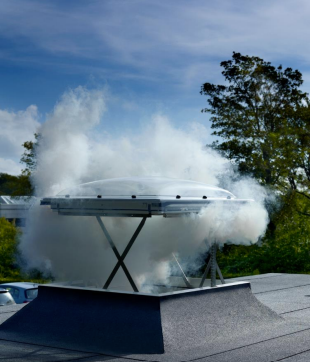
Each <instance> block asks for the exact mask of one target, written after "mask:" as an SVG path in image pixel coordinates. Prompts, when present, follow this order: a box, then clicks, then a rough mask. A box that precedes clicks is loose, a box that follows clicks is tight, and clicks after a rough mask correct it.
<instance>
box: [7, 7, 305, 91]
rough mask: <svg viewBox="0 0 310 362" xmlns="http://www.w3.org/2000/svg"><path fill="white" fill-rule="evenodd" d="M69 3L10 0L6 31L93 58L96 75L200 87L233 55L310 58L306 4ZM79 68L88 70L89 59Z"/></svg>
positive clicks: (60, 51)
mask: <svg viewBox="0 0 310 362" xmlns="http://www.w3.org/2000/svg"><path fill="white" fill-rule="evenodd" d="M65 4H66V2H53V1H44V2H42V1H36V0H28V1H24V0H15V1H14V2H12V1H10V0H3V1H2V3H1V14H0V33H1V34H2V36H4V37H7V38H12V39H14V40H15V41H17V42H18V41H20V40H23V41H21V43H20V47H23V46H25V45H23V44H24V43H25V42H24V39H27V40H28V41H30V43H31V45H32V46H34V47H36V48H37V49H41V50H44V51H46V52H47V53H48V54H50V55H62V56H63V55H69V56H74V57H75V58H76V59H77V58H78V57H79V58H84V59H87V58H88V59H94V60H96V63H94V62H92V64H95V65H94V68H93V70H94V71H95V70H96V67H97V68H98V69H100V70H103V71H107V70H110V72H108V73H105V74H107V76H108V77H118V78H121V77H122V75H124V76H126V77H128V76H130V74H131V76H132V77H138V76H139V75H140V76H141V77H144V78H148V77H149V78H150V79H157V81H160V82H162V81H163V80H164V81H167V79H169V80H170V83H171V82H175V83H176V84H183V83H185V84H186V85H188V84H191V85H194V86H195V87H196V85H197V84H196V83H197V82H199V83H201V77H202V76H205V75H206V74H205V73H204V74H202V73H201V71H203V70H204V69H210V73H212V70H213V71H214V70H216V72H217V74H218V76H219V77H220V73H219V72H218V69H217V67H218V64H219V61H221V60H225V59H228V58H230V56H231V53H232V51H240V52H243V53H247V54H249V55H258V56H261V57H265V58H266V60H271V61H275V62H282V61H283V59H286V60H289V61H290V64H288V65H291V64H292V63H293V64H294V62H295V63H297V64H298V65H299V64H301V62H308V61H309V60H310V43H309V42H308V38H309V35H310V28H309V26H308V19H309V15H310V2H309V1H306V0H296V1H294V2H292V1H289V0H281V1H280V0H275V1H272V2H270V1H267V0H262V1H260V2H253V1H245V0H236V1H231V0H223V1H218V2H215V1H211V0H197V1H191V2H189V1H185V0H180V1H178V2H177V4H176V2H175V1H174V0H167V1H165V2H162V1H158V0H150V1H148V2H145V1H143V0H135V1H125V0H119V1H111V0H110V1H109V0H107V1H104V2H100V1H92V2H88V3H87V5H85V2H76V3H70V6H66V5H65ZM14 49H16V47H15V48H14ZM7 52H9V50H7ZM26 54H27V53H26ZM15 55H16V54H15ZM3 56H9V55H8V54H7V53H6V54H5V55H3ZM22 56H24V54H22ZM24 57H25V56H24ZM48 61H51V59H50V58H49V59H48ZM97 61H99V62H100V64H99V63H98V62H97ZM40 62H42V59H41V58H40ZM76 63H77V67H83V66H85V67H86V68H87V69H89V66H90V64H89V63H88V62H83V64H82V63H81V62H76ZM203 64H205V66H203ZM74 66H75V65H74V64H73V65H72V67H74ZM306 66H307V65H305V67H306ZM128 67H129V68H128ZM111 69H112V71H111ZM120 69H122V71H120ZM159 75H160V76H159ZM163 77H165V78H163ZM167 77H169V78H167Z"/></svg>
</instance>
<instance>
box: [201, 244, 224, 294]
mask: <svg viewBox="0 0 310 362" xmlns="http://www.w3.org/2000/svg"><path fill="white" fill-rule="evenodd" d="M216 251H217V245H216V243H214V244H212V245H211V248H210V259H209V262H208V265H207V268H206V270H205V272H204V273H203V276H202V278H201V282H200V285H199V288H202V287H203V284H204V282H205V280H206V277H207V275H208V273H209V271H210V269H211V287H216V272H217V274H218V275H219V277H220V279H221V282H222V284H225V280H224V278H223V275H222V272H221V270H220V268H219V266H218V264H217V261H216Z"/></svg>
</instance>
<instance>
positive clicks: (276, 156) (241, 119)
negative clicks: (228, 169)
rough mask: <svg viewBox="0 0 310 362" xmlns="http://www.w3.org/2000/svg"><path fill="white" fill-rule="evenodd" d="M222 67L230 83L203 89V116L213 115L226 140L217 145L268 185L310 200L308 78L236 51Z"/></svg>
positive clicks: (218, 133) (217, 132) (245, 171)
mask: <svg viewBox="0 0 310 362" xmlns="http://www.w3.org/2000/svg"><path fill="white" fill-rule="evenodd" d="M221 66H222V67H223V68H224V70H223V72H222V74H223V76H224V78H225V80H226V82H227V83H228V85H214V84H211V83H204V84H203V85H202V87H201V94H203V95H206V96H207V97H208V104H209V107H208V108H206V109H203V110H202V112H210V113H211V118H210V121H211V123H212V126H211V127H212V129H214V132H213V133H212V134H213V135H215V136H217V137H219V138H221V139H222V140H223V141H222V142H220V141H219V140H217V141H215V142H214V143H213V145H212V146H213V147H214V148H216V149H218V150H219V151H221V152H222V153H224V155H225V156H227V157H228V158H229V159H230V160H231V161H232V162H233V163H235V164H236V165H237V166H238V168H239V170H240V171H241V172H242V173H243V174H250V175H252V176H254V177H255V178H257V179H258V180H259V181H260V182H261V183H262V184H264V185H269V186H273V187H276V188H278V189H280V190H282V191H283V192H284V193H285V192H287V191H288V189H290V191H292V190H293V191H295V192H298V193H300V195H303V196H304V197H309V195H308V190H309V186H310V148H309V140H310V110H309V99H308V95H307V93H305V92H302V91H301V90H300V87H301V85H302V83H303V80H302V74H301V73H300V72H299V71H298V70H293V69H292V68H286V69H285V70H283V69H282V66H281V65H280V66H278V67H277V68H275V67H274V66H272V65H271V63H270V62H265V61H264V60H263V59H261V58H259V57H255V56H253V57H250V56H247V55H246V56H243V55H241V54H240V53H235V52H234V53H233V56H232V60H228V61H223V62H221ZM309 200H310V197H309Z"/></svg>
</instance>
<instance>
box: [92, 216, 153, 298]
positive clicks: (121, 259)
mask: <svg viewBox="0 0 310 362" xmlns="http://www.w3.org/2000/svg"><path fill="white" fill-rule="evenodd" d="M96 218H97V221H98V223H99V225H100V227H101V229H102V231H103V233H104V235H105V237H106V238H107V240H108V242H109V244H110V246H111V248H112V250H113V252H114V254H115V256H116V258H117V260H118V261H117V263H116V265H115V267H114V268H113V270H112V272H111V274H110V276H109V278H108V279H107V281H106V282H105V284H104V286H103V289H107V288H108V287H109V285H110V284H111V282H112V280H113V278H114V277H115V274H116V273H117V271H118V269H119V268H120V267H122V269H123V270H124V273H125V274H126V277H127V279H128V281H129V283H130V285H131V287H132V289H133V290H134V291H135V292H138V291H139V290H138V288H137V286H136V284H135V282H134V281H133V279H132V277H131V275H130V273H129V271H128V269H127V267H126V265H125V263H124V259H125V258H126V256H127V254H128V252H129V250H130V249H131V247H132V245H133V243H134V242H135V240H136V239H137V237H138V235H139V233H140V231H141V229H142V228H143V226H144V224H145V221H146V218H147V217H146V216H145V217H143V219H142V221H141V222H140V224H139V226H138V227H137V229H136V231H135V232H134V234H133V236H132V238H131V239H130V241H129V243H128V245H127V246H126V248H125V250H124V251H123V253H122V255H120V253H119V252H118V250H117V248H116V246H115V244H114V242H113V240H112V238H111V236H110V234H109V232H108V230H107V229H106V227H105V226H104V224H103V221H102V220H101V217H100V216H96Z"/></svg>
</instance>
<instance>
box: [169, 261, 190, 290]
mask: <svg viewBox="0 0 310 362" xmlns="http://www.w3.org/2000/svg"><path fill="white" fill-rule="evenodd" d="M172 256H173V258H174V260H175V261H176V263H177V266H178V267H179V269H180V271H181V275H182V279H183V280H184V283H185V284H186V286H187V287H188V288H193V286H192V285H191V283H190V282H189V280H188V279H187V276H186V275H185V273H184V270H183V269H182V267H181V264H180V263H179V261H178V259H177V257H176V256H175V255H174V254H172Z"/></svg>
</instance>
